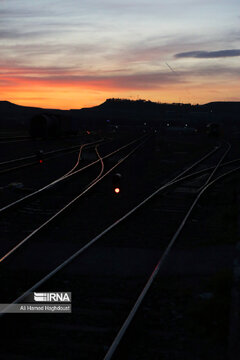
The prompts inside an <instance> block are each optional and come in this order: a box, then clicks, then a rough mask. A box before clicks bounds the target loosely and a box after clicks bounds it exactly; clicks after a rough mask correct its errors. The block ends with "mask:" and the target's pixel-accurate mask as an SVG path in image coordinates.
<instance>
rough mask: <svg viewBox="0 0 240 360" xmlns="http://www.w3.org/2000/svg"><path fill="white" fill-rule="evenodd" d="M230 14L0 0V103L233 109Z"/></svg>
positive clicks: (203, 8)
mask: <svg viewBox="0 0 240 360" xmlns="http://www.w3.org/2000/svg"><path fill="white" fill-rule="evenodd" d="M239 10H240V6H239V3H238V2H237V0H228V1H226V0H218V1H217V0H208V1H206V0H201V1H200V0H178V1H177V0H169V1H168V2H167V3H166V2H165V1H163V0H149V1H147V0H132V1H131V3H130V4H129V2H127V1H125V0H123V1H122V2H121V3H119V2H117V1H116V0H111V1H110V0H103V1H102V2H101V4H100V3H99V1H97V0H88V1H87V0H82V1H81V3H76V2H75V1H73V0H69V1H68V2H67V3H66V2H64V1H63V0H55V1H54V2H49V1H47V0H41V2H37V3H36V2H32V3H29V2H28V1H27V0H23V1H21V2H19V1H17V0H9V1H8V2H3V1H2V2H1V4H0V14H1V15H0V19H1V22H0V45H1V59H0V100H7V101H11V102H13V103H16V104H19V105H24V106H36V107H43V108H57V109H79V108H83V107H91V106H95V105H98V104H100V103H102V102H104V101H105V100H106V99H107V98H129V99H138V98H141V99H146V100H151V101H159V102H169V103H172V102H175V103H178V102H182V103H192V104H197V103H198V104H204V103H208V102H211V101H240V95H238V94H240V83H239V56H240V49H239V41H238V38H239V30H238V28H239V22H240V16H239V15H240V14H239Z"/></svg>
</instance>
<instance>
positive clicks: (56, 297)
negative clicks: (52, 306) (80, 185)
mask: <svg viewBox="0 0 240 360" xmlns="http://www.w3.org/2000/svg"><path fill="white" fill-rule="evenodd" d="M34 301H36V302H71V293H67V292H46V293H36V292H35V293H34Z"/></svg>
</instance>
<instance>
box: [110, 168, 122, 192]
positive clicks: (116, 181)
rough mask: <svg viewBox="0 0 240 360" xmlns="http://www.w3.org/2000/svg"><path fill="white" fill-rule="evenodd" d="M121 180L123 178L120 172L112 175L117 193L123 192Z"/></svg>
mask: <svg viewBox="0 0 240 360" xmlns="http://www.w3.org/2000/svg"><path fill="white" fill-rule="evenodd" d="M121 180H122V175H121V174H120V173H116V174H114V175H113V177H112V184H113V189H114V193H115V194H117V195H118V194H120V192H121Z"/></svg>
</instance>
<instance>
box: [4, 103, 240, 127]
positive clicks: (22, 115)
mask: <svg viewBox="0 0 240 360" xmlns="http://www.w3.org/2000/svg"><path fill="white" fill-rule="evenodd" d="M43 112H45V113H56V114H62V115H68V116H71V117H73V118H76V119H78V120H79V121H81V122H82V123H83V124H85V125H86V124H88V123H89V124H90V123H91V124H92V126H93V127H94V124H96V123H97V122H98V123H99V122H103V121H106V120H107V119H110V120H111V121H112V122H113V123H122V124H125V125H127V124H132V125H134V124H137V123H142V122H143V121H145V120H149V121H154V122H155V123H156V122H159V120H161V119H163V118H165V117H166V116H168V114H177V115H176V116H182V117H184V116H187V115H188V114H191V113H195V114H197V113H198V114H199V115H200V116H202V115H201V114H203V113H204V112H205V113H209V114H210V113H211V114H215V115H216V118H218V117H220V116H223V114H225V116H228V117H229V116H231V117H232V118H233V117H234V118H237V117H238V114H239V113H240V102H238V101H227V102H225V101H217V102H210V103H207V104H204V105H191V104H183V103H172V104H169V103H160V102H152V101H150V100H130V99H115V98H112V99H107V100H106V101H105V102H103V103H102V104H100V105H97V106H94V107H91V108H82V109H71V110H58V109H44V108H39V107H29V106H22V105H17V104H14V103H12V102H10V101H0V126H1V127H2V128H15V127H19V128H26V127H28V124H29V121H30V119H31V118H32V117H33V116H34V115H36V114H39V113H43ZM181 114H182V115H181ZM173 116H174V115H173Z"/></svg>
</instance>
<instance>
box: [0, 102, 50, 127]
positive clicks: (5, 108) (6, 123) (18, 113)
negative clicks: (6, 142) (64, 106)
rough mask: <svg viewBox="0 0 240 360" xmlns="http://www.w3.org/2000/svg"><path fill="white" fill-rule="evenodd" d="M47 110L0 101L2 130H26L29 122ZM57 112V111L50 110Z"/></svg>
mask: <svg viewBox="0 0 240 360" xmlns="http://www.w3.org/2000/svg"><path fill="white" fill-rule="evenodd" d="M45 111H46V109H42V108H37V107H29V106H22V105H17V104H13V103H11V102H9V101H0V126H1V128H26V127H28V124H29V120H30V119H31V118H32V117H33V116H34V115H36V114H39V113H41V112H45ZM48 111H55V110H51V109H50V110H48Z"/></svg>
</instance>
